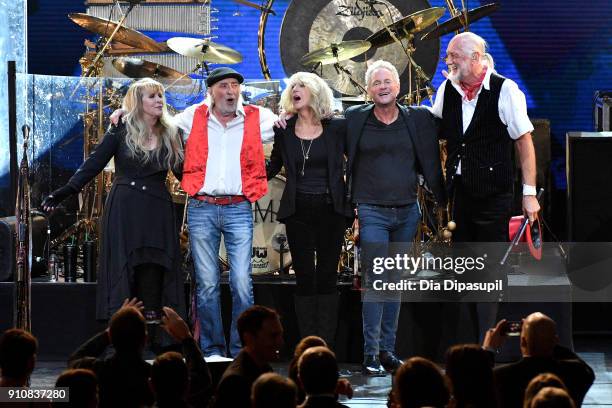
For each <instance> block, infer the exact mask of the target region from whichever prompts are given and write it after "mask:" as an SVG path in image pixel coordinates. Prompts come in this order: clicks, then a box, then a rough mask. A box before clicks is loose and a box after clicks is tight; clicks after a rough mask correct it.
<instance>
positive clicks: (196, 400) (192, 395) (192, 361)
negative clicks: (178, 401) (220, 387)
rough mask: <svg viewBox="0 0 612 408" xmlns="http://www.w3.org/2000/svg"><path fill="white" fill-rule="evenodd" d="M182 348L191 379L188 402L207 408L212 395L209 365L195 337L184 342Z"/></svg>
mask: <svg viewBox="0 0 612 408" xmlns="http://www.w3.org/2000/svg"><path fill="white" fill-rule="evenodd" d="M182 346H183V356H184V357H185V361H186V362H187V368H188V369H189V378H190V383H189V394H188V396H187V402H188V403H189V404H190V405H191V406H194V407H205V406H206V405H208V403H209V401H210V397H211V395H212V377H211V375H210V370H209V369H208V364H206V360H205V359H204V355H203V354H202V351H201V350H200V348H199V347H198V345H197V344H196V341H195V340H194V339H193V337H189V338H187V339H185V340H183V342H182Z"/></svg>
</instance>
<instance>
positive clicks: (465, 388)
mask: <svg viewBox="0 0 612 408" xmlns="http://www.w3.org/2000/svg"><path fill="white" fill-rule="evenodd" d="M446 375H447V376H448V378H449V379H450V381H451V388H452V392H453V397H454V400H455V405H454V406H455V407H466V406H470V407H474V408H479V407H483V408H490V407H495V406H496V402H495V391H494V386H493V361H492V359H491V357H490V355H489V353H488V352H487V351H485V350H483V349H482V347H480V346H479V345H478V344H458V345H456V346H452V347H450V348H449V349H448V351H447V352H446Z"/></svg>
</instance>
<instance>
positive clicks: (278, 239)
mask: <svg viewBox="0 0 612 408" xmlns="http://www.w3.org/2000/svg"><path fill="white" fill-rule="evenodd" d="M272 239H273V241H274V243H275V244H277V245H278V248H277V246H276V245H274V246H273V248H274V250H275V251H277V252H278V253H279V257H280V265H279V268H278V274H279V275H280V276H283V277H285V278H288V277H289V269H288V268H285V253H286V252H289V245H287V236H286V235H285V234H275V235H274V237H273V238H272Z"/></svg>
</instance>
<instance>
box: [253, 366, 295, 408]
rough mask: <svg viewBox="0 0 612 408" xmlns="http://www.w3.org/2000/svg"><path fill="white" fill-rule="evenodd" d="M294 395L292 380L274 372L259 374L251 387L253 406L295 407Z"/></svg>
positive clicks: (262, 407)
mask: <svg viewBox="0 0 612 408" xmlns="http://www.w3.org/2000/svg"><path fill="white" fill-rule="evenodd" d="M296 397H297V386H296V385H295V383H294V382H293V380H291V379H290V378H286V377H283V376H282V375H279V374H276V373H265V374H262V375H260V376H259V378H257V380H255V382H254V383H253V387H252V388H251V404H252V407H253V408H295V405H296Z"/></svg>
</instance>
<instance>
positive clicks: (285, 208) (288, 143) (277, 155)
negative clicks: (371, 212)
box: [266, 115, 352, 222]
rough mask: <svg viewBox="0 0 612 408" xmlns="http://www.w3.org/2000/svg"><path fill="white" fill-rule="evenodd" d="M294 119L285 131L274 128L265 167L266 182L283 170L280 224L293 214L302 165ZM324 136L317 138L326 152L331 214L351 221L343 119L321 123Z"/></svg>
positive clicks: (325, 120) (279, 211) (295, 120)
mask: <svg viewBox="0 0 612 408" xmlns="http://www.w3.org/2000/svg"><path fill="white" fill-rule="evenodd" d="M296 122H297V115H296V116H293V117H292V118H291V119H289V120H288V121H287V128H286V129H281V128H274V147H273V148H272V154H271V156H270V162H269V164H268V165H267V166H266V173H267V176H268V180H269V179H271V178H272V177H274V176H276V175H277V174H278V172H279V171H280V169H281V167H283V166H285V171H286V174H287V185H286V186H285V190H284V191H283V196H282V198H281V202H280V205H279V208H278V214H277V219H278V220H279V221H281V222H282V221H283V220H284V219H286V218H287V217H289V216H291V215H293V214H294V213H295V195H296V184H297V175H298V172H299V171H300V169H301V167H300V166H301V163H302V161H303V157H302V150H301V147H300V143H299V141H298V139H297V137H296V135H295V123H296ZM321 123H322V125H323V134H322V135H321V136H320V137H321V138H322V140H323V141H324V142H325V147H326V149H327V174H328V180H327V183H328V187H329V194H330V196H331V199H332V201H333V205H334V210H335V211H336V213H338V214H342V215H345V216H347V217H350V216H351V215H352V214H351V211H350V208H349V207H348V206H347V205H346V204H345V199H344V196H345V184H344V167H343V166H344V150H345V149H344V139H345V133H346V125H345V119H343V118H332V119H324V120H322V122H321Z"/></svg>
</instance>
